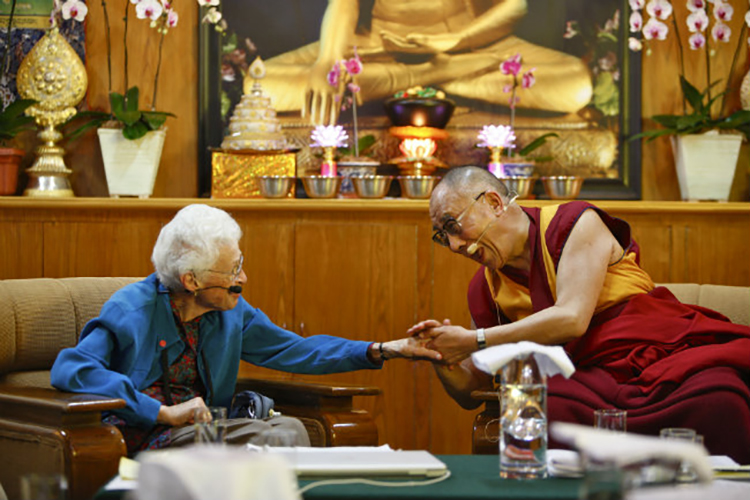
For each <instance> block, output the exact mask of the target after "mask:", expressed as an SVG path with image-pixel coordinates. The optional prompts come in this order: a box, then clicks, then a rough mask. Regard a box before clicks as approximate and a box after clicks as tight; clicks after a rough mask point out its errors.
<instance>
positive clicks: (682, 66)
mask: <svg viewBox="0 0 750 500" xmlns="http://www.w3.org/2000/svg"><path fill="white" fill-rule="evenodd" d="M676 18H677V16H672V25H673V26H674V34H675V37H676V38H677V48H678V49H679V51H680V75H682V76H683V78H684V77H685V53H684V52H683V50H682V38H680V29H679V27H678V26H677V19H676ZM680 90H682V80H680ZM681 94H682V114H684V115H686V114H687V101H686V99H685V93H684V92H681Z"/></svg>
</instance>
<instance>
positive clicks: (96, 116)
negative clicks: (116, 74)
mask: <svg viewBox="0 0 750 500" xmlns="http://www.w3.org/2000/svg"><path fill="white" fill-rule="evenodd" d="M100 1H101V5H102V12H103V13H104V26H105V31H106V33H107V70H108V75H109V80H108V83H109V87H108V88H109V103H110V108H111V112H110V113H106V112H101V111H85V112H81V113H78V115H76V116H75V117H74V118H73V119H74V120H76V119H80V118H84V119H85V120H86V123H85V124H84V125H83V126H81V127H79V128H78V129H77V130H75V131H74V132H73V133H72V134H70V135H69V137H76V136H78V135H80V134H81V133H83V132H84V131H85V130H87V129H88V128H91V127H95V126H101V125H103V124H105V123H108V124H110V123H111V124H113V125H115V126H117V127H121V128H122V133H123V135H124V136H125V138H126V139H132V140H135V139H139V138H141V137H143V136H144V135H146V133H148V132H150V131H152V130H158V129H159V128H161V126H162V125H163V124H164V122H165V121H166V119H167V117H169V116H175V115H174V114H172V113H167V112H163V111H156V98H157V91H158V88H159V73H160V70H161V62H162V49H163V45H164V37H166V35H167V34H168V33H169V30H171V29H173V28H176V27H177V23H178V21H179V15H178V13H177V11H176V10H175V9H174V7H173V2H172V1H170V0H118V1H119V2H121V3H123V4H124V6H125V15H124V17H123V19H124V23H125V41H124V45H125V47H124V49H125V50H124V53H125V55H124V59H125V60H124V66H125V71H124V75H125V77H124V79H125V82H124V83H125V85H124V87H125V93H124V94H121V93H118V92H114V91H113V90H112V52H111V46H110V43H109V40H110V35H109V33H110V24H109V13H108V4H107V2H106V1H105V0H100ZM197 1H198V4H199V5H200V7H201V8H202V9H203V10H204V14H203V17H202V22H204V23H208V24H213V25H214V26H215V28H216V30H217V31H220V32H223V31H224V30H225V29H226V22H225V21H224V20H223V19H222V15H221V11H220V10H219V5H220V0H197ZM131 7H134V9H133V8H131ZM132 10H135V15H136V18H137V19H143V20H148V21H150V25H151V28H153V29H154V30H155V31H156V33H157V34H158V36H159V48H158V61H157V65H156V72H155V75H154V92H153V95H152V98H151V109H150V110H148V111H143V110H140V109H139V100H140V91H139V89H138V87H137V86H135V85H134V86H132V87H130V86H129V82H128V44H127V35H128V21H129V18H130V15H131V11H132ZM87 12H88V8H87V7H86V4H84V3H83V2H82V1H80V0H65V1H62V0H55V6H54V10H53V13H52V19H53V20H54V18H55V17H56V16H58V15H59V16H60V17H62V18H63V19H71V18H75V19H78V20H79V21H82V20H83V18H84V17H85V16H86V13H87Z"/></svg>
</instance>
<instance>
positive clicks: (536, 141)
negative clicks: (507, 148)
mask: <svg viewBox="0 0 750 500" xmlns="http://www.w3.org/2000/svg"><path fill="white" fill-rule="evenodd" d="M548 137H559V136H558V135H557V134H556V133H554V132H548V133H546V134H543V135H540V136H539V137H537V138H536V139H534V140H533V141H531V142H530V143H529V144H527V145H526V146H525V147H523V148H522V149H521V150H520V151H519V152H518V154H519V155H520V156H526V155H527V154H529V153H531V152H532V151H534V150H535V149H536V148H538V147H540V146H541V145H542V144H544V143H545V142H547V138H548Z"/></svg>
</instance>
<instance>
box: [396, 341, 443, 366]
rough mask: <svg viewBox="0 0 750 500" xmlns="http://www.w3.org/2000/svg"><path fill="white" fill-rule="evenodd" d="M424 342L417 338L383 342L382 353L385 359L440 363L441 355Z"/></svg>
mask: <svg viewBox="0 0 750 500" xmlns="http://www.w3.org/2000/svg"><path fill="white" fill-rule="evenodd" d="M425 344H426V341H425V340H422V339H419V338H417V337H407V338H404V339H399V340H391V341H390V342H383V344H382V346H381V347H382V351H383V354H385V358H386V359H392V358H408V359H412V360H419V359H424V360H427V361H441V360H442V359H443V357H442V356H441V354H440V353H439V352H437V351H435V350H433V349H430V348H429V347H427V346H426V345H425Z"/></svg>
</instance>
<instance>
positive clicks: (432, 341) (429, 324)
mask: <svg viewBox="0 0 750 500" xmlns="http://www.w3.org/2000/svg"><path fill="white" fill-rule="evenodd" d="M406 333H407V334H408V335H410V336H411V338H412V339H415V340H416V341H417V342H419V344H420V345H422V346H423V347H425V348H426V349H430V350H433V351H436V352H438V353H440V355H441V358H442V359H430V361H433V362H436V363H439V364H442V365H448V366H452V365H455V364H457V363H460V362H461V361H463V360H464V359H466V358H468V357H469V356H471V354H472V353H474V352H475V351H476V350H477V340H476V335H475V334H474V333H473V332H472V331H471V330H467V329H466V328H463V327H461V326H454V325H452V324H451V322H450V320H448V319H446V320H443V322H442V323H441V322H439V321H437V320H434V319H428V320H425V321H421V322H419V323H417V324H416V325H414V326H412V327H411V328H409V329H408V330H407V332H406Z"/></svg>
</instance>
